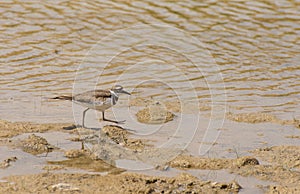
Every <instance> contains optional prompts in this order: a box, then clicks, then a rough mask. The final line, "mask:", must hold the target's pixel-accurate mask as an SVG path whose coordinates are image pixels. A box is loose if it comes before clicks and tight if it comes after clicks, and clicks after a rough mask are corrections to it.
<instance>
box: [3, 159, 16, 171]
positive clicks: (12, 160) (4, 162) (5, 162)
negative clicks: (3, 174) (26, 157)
mask: <svg viewBox="0 0 300 194" xmlns="http://www.w3.org/2000/svg"><path fill="white" fill-rule="evenodd" d="M17 160H18V158H17V157H10V158H7V159H5V160H3V162H1V163H0V169H1V168H2V169H4V168H7V167H9V166H10V165H11V162H15V161H17Z"/></svg>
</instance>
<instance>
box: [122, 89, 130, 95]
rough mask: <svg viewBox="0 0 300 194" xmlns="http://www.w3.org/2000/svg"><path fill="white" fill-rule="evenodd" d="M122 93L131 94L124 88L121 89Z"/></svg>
mask: <svg viewBox="0 0 300 194" xmlns="http://www.w3.org/2000/svg"><path fill="white" fill-rule="evenodd" d="M122 93H124V94H128V95H131V94H130V93H129V92H126V91H125V90H122Z"/></svg>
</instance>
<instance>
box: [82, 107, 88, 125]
mask: <svg viewBox="0 0 300 194" xmlns="http://www.w3.org/2000/svg"><path fill="white" fill-rule="evenodd" d="M89 109H90V108H87V109H85V110H84V111H83V114H82V127H83V128H85V126H84V118H85V113H86V111H88V110H89Z"/></svg>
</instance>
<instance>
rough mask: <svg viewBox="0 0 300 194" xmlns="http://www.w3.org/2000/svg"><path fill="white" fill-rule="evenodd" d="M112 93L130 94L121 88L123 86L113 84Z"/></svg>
mask: <svg viewBox="0 0 300 194" xmlns="http://www.w3.org/2000/svg"><path fill="white" fill-rule="evenodd" d="M111 90H112V91H113V92H114V93H116V94H117V95H118V94H127V95H131V94H130V93H129V92H127V91H125V90H123V87H122V86H121V85H115V86H114V87H113V88H112V89H111Z"/></svg>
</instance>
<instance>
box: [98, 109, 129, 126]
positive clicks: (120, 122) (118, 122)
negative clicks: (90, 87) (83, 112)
mask: <svg viewBox="0 0 300 194" xmlns="http://www.w3.org/2000/svg"><path fill="white" fill-rule="evenodd" d="M102 118H103V121H108V122H112V123H117V124H122V123H124V122H125V120H124V121H114V120H110V119H106V118H105V117H104V111H103V112H102Z"/></svg>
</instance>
